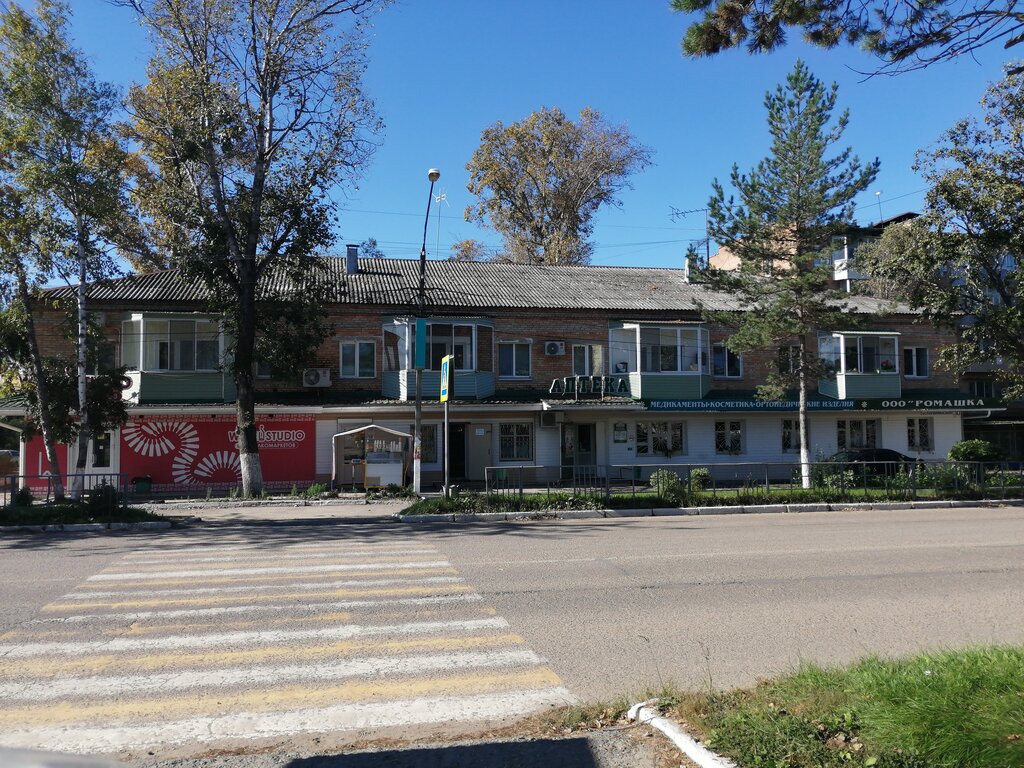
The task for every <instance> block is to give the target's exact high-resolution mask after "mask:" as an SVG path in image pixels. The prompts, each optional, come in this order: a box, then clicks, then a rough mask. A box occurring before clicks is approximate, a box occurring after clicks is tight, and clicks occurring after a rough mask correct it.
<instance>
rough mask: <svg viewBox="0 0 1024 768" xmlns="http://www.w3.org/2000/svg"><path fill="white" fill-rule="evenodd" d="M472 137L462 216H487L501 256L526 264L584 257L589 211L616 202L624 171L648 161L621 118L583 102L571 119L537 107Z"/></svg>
mask: <svg viewBox="0 0 1024 768" xmlns="http://www.w3.org/2000/svg"><path fill="white" fill-rule="evenodd" d="M480 139H481V140H480V146H479V147H478V148H477V150H476V151H475V152H474V153H473V156H472V158H470V161H469V162H468V163H467V164H466V170H468V171H469V173H470V179H469V184H468V186H467V189H469V191H470V192H471V193H472V194H473V195H475V196H476V197H477V202H476V203H474V204H473V205H470V206H467V208H466V211H465V217H466V221H479V222H484V223H487V224H489V226H490V227H491V228H492V229H494V230H496V231H497V232H498V233H499V234H500V235H501V236H502V237H503V238H504V240H505V255H506V256H507V257H509V258H511V259H513V260H515V261H520V262H525V263H530V264H534V263H540V264H586V263H587V262H588V261H589V260H590V253H591V250H592V246H591V245H590V243H589V242H588V241H587V238H589V237H590V234H591V232H592V231H593V223H592V221H591V220H592V218H593V216H594V214H595V213H596V212H597V210H598V209H599V208H600V207H601V206H602V205H616V206H617V205H619V201H618V199H617V197H616V196H617V195H618V193H619V192H620V191H621V190H622V189H625V188H628V186H629V184H628V179H629V177H630V176H631V175H632V174H634V173H636V172H638V171H641V170H643V169H644V168H646V167H647V166H648V165H650V162H651V160H650V157H651V152H650V150H649V149H647V148H646V147H644V146H642V145H641V144H638V143H637V142H636V140H635V139H634V138H633V136H632V135H631V134H630V132H629V130H628V129H627V128H626V127H625V126H624V125H620V126H613V125H609V124H608V123H606V122H605V120H604V119H603V118H602V117H601V114H600V113H599V112H597V111H596V110H593V109H589V108H587V109H584V110H583V111H582V112H580V117H579V120H577V121H573V120H570V119H569V118H568V117H566V115H565V114H564V113H563V112H562V110H560V109H557V108H556V109H547V108H541V109H540V110H538V111H537V112H534V113H533V114H531V115H530V116H529V117H527V118H526V119H525V120H521V121H519V122H517V123H512V124H511V125H509V126H505V125H504V124H502V123H501V122H500V121H499V122H497V123H495V124H494V125H492V126H490V127H489V128H486V129H485V130H484V132H483V133H482V134H481V137H480Z"/></svg>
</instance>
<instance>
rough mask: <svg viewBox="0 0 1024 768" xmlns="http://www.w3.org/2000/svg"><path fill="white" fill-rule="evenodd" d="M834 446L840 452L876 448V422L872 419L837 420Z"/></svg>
mask: <svg viewBox="0 0 1024 768" xmlns="http://www.w3.org/2000/svg"><path fill="white" fill-rule="evenodd" d="M836 445H837V446H838V448H839V450H840V451H857V450H860V449H861V448H877V447H878V422H877V421H876V420H874V419H839V420H838V421H837V422H836Z"/></svg>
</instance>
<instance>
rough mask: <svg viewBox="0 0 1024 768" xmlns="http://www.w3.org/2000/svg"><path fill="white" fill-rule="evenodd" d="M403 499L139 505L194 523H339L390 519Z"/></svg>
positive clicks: (402, 505)
mask: <svg viewBox="0 0 1024 768" xmlns="http://www.w3.org/2000/svg"><path fill="white" fill-rule="evenodd" d="M408 505H409V502H408V501H407V500H404V499H403V500H396V501H379V502H373V503H372V504H366V503H364V502H361V501H360V502H357V501H349V500H337V501H326V502H314V503H311V504H309V505H304V504H301V503H296V502H294V501H279V502H261V501H236V502H232V501H224V502H205V501H203V502H200V501H180V502H179V501H168V502H164V503H163V504H139V505H138V506H141V507H144V508H146V509H148V510H149V511H151V512H154V513H156V514H158V515H163V516H165V517H167V518H169V519H171V520H179V521H182V522H188V523H190V524H194V523H200V524H201V523H250V522H280V523H287V522H299V521H303V520H319V521H325V522H326V521H329V520H333V521H336V522H343V521H345V520H368V519H378V518H389V519H390V518H391V517H392V516H393V515H394V514H396V513H397V512H399V511H401V510H402V509H403V508H405V507H407V506H408Z"/></svg>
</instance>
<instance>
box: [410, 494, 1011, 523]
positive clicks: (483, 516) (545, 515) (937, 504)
mask: <svg viewBox="0 0 1024 768" xmlns="http://www.w3.org/2000/svg"><path fill="white" fill-rule="evenodd" d="M1020 506H1024V500H1021V499H1003V500H987V499H986V500H978V501H948V500H947V501H895V502H893V501H890V502H865V503H863V504H860V503H857V502H845V503H842V504H764V505H759V506H749V507H658V508H656V509H560V510H552V511H551V512H519V513H515V512H510V513H508V514H504V513H502V512H483V513H480V514H472V513H470V514H457V515H452V514H448V515H403V514H402V513H401V512H396V513H395V514H393V515H392V519H394V520H397V521H399V522H402V523H451V522H457V523H473V522H496V521H501V520H599V519H616V518H620V519H621V518H630V517H693V516H704V515H755V514H756V515H763V514H799V513H801V512H845V511H851V510H868V509H878V510H901V509H904V510H906V509H950V508H951V507H952V508H956V507H1020Z"/></svg>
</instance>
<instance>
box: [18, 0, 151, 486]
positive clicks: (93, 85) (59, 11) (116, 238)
mask: <svg viewBox="0 0 1024 768" xmlns="http://www.w3.org/2000/svg"><path fill="white" fill-rule="evenodd" d="M70 13H71V9H70V8H69V7H68V6H67V5H65V4H64V3H61V2H56V1H55V0H39V2H38V3H37V5H36V7H35V11H34V14H33V13H29V12H27V11H25V10H24V9H22V8H21V7H19V6H17V5H14V4H11V5H8V6H6V8H5V9H4V10H3V11H2V12H0V154H2V155H3V156H4V158H5V162H6V165H5V168H4V172H5V174H6V175H7V177H8V182H9V184H10V189H11V191H12V194H15V190H16V195H17V197H18V198H19V203H18V207H19V215H21V216H23V217H28V218H30V219H32V220H34V222H35V225H36V226H37V227H40V228H42V229H44V230H45V233H46V234H45V237H43V238H39V237H35V238H34V242H35V245H37V246H39V245H41V244H43V243H45V246H44V247H45V249H46V251H47V252H46V253H45V254H42V257H41V258H37V260H36V266H37V267H39V266H42V265H44V264H45V268H44V269H43V270H42V271H43V272H46V271H49V272H50V273H51V274H53V273H55V274H59V275H61V276H64V277H70V276H72V275H73V276H74V277H75V278H77V289H76V294H77V321H76V325H77V332H76V339H75V348H76V363H77V375H76V380H77V392H78V395H77V405H76V408H75V411H76V414H77V419H78V424H79V426H78V429H77V436H78V439H79V450H78V464H77V470H78V472H79V473H81V472H82V471H83V470H84V469H85V467H86V466H87V464H88V458H89V452H90V448H91V442H92V436H93V434H94V433H95V432H96V431H97V430H98V429H99V428H101V427H103V426H105V425H104V424H103V423H102V422H101V421H97V420H96V419H95V418H94V417H93V414H92V411H91V409H90V398H89V394H88V390H89V384H88V379H87V370H88V365H89V359H88V328H89V312H88V304H87V292H88V284H89V282H90V281H92V280H97V279H103V278H106V277H109V276H111V275H113V274H116V273H117V271H118V269H117V266H116V264H115V262H114V261H113V258H112V254H113V252H114V249H115V247H116V246H117V245H118V244H125V245H126V244H129V243H133V244H137V243H138V242H139V241H138V237H137V235H138V228H137V226H136V223H135V216H134V215H133V212H132V207H131V205H130V202H129V197H128V188H129V184H128V171H129V167H130V156H129V154H128V152H127V151H126V150H125V148H124V146H123V144H122V141H121V140H120V138H119V137H118V133H117V131H116V129H115V126H114V123H113V116H114V114H115V113H116V111H117V110H118V109H119V108H120V104H121V102H120V98H119V96H118V94H117V91H116V89H115V88H114V87H113V86H111V85H109V84H106V83H101V82H98V81H97V80H96V79H95V77H94V76H93V74H92V72H91V70H90V69H89V65H88V62H87V61H86V59H85V56H84V55H83V54H82V53H81V52H80V51H78V50H76V49H75V48H73V47H72V46H71V44H70V35H69V32H68V30H67V20H68V18H69V17H70ZM23 239H24V238H23ZM19 266H20V267H21V268H22V269H20V271H19V269H16V270H15V272H14V274H15V275H17V283H18V288H17V294H18V296H19V299H20V301H21V303H22V304H23V305H24V304H25V302H26V295H27V294H26V290H27V282H26V281H27V280H28V273H29V272H30V271H32V270H30V269H27V268H24V267H25V265H24V263H21V264H20V265H19ZM23 313H25V314H23V317H24V318H25V319H26V321H28V320H29V319H30V318H31V312H29V311H28V310H27V309H25V308H24V306H23ZM34 356H35V357H36V359H37V362H38V354H34ZM35 372H36V375H37V376H39V374H40V371H39V370H38V365H37V366H36V371H35ZM35 384H36V388H37V389H36V394H37V396H39V395H40V394H41V396H42V397H43V398H44V399H45V397H46V392H45V383H44V381H43V378H41V377H40V378H38V380H37V381H36V383H35ZM39 386H43V387H44V391H43V392H42V393H40V392H39V390H38V387H39ZM51 394H52V393H51ZM44 410H45V408H44ZM80 485H81V484H80V482H78V483H76V489H77V490H76V492H80V490H81V488H80Z"/></svg>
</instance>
